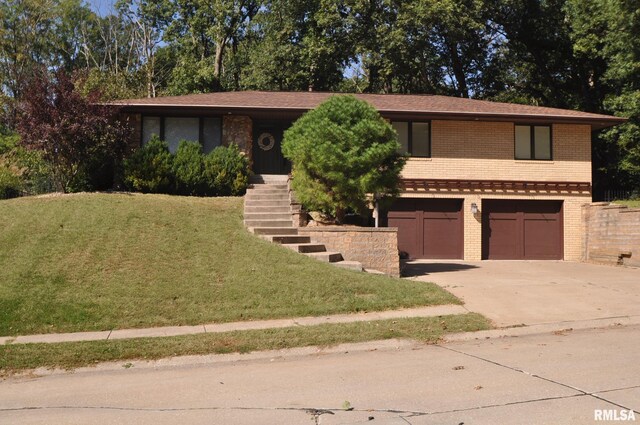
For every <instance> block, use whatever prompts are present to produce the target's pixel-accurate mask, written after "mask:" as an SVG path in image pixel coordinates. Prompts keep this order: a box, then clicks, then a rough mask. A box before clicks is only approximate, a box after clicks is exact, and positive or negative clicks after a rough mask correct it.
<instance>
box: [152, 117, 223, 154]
mask: <svg viewBox="0 0 640 425" xmlns="http://www.w3.org/2000/svg"><path fill="white" fill-rule="evenodd" d="M145 117H158V118H160V134H159V135H158V137H159V138H160V140H164V133H165V118H167V117H168V118H197V119H198V140H197V142H198V143H200V145H201V146H202V147H203V148H204V120H205V119H206V118H218V119H219V120H220V146H222V121H223V117H222V115H173V114H165V115H160V114H140V146H141V147H142V146H143V145H144V140H143V137H144V118H145Z"/></svg>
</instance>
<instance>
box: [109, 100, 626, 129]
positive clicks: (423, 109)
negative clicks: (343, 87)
mask: <svg viewBox="0 0 640 425" xmlns="http://www.w3.org/2000/svg"><path fill="white" fill-rule="evenodd" d="M334 94H339V93H326V92H265V91H238V92H216V93H205V94H189V95H184V96H167V97H156V98H142V99H127V100H122V101H118V102H117V104H120V105H126V106H127V109H131V110H134V109H137V108H136V107H152V108H154V109H155V108H157V107H193V108H212V109H220V110H224V109H234V110H236V109H246V110H279V111H306V110H309V109H313V108H315V107H316V106H318V105H319V104H320V103H322V102H323V101H324V100H326V99H327V98H328V97H330V96H332V95H334ZM354 96H355V97H357V98H359V99H362V100H365V101H367V102H369V103H370V104H371V105H373V106H374V107H375V108H376V109H377V110H378V111H380V112H381V113H405V114H424V115H429V116H432V117H437V116H443V117H444V116H446V117H449V118H462V119H464V118H466V119H469V118H479V119H482V118H491V119H500V118H502V119H511V120H517V119H522V120H526V119H538V120H539V119H547V120H549V121H562V122H576V123H588V124H591V125H592V126H593V127H594V128H604V127H609V126H613V125H616V124H620V123H622V122H625V121H626V120H625V119H624V118H620V117H614V116H610V115H601V114H592V113H588V112H580V111H574V110H569V109H556V108H547V107H541V106H531V105H520V104H514V103H501V102H491V101H487V100H475V99H464V98H459V97H448V96H438V95H407V94H354Z"/></svg>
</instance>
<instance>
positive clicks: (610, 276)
mask: <svg viewBox="0 0 640 425" xmlns="http://www.w3.org/2000/svg"><path fill="white" fill-rule="evenodd" d="M406 271H407V272H409V274H410V275H413V276H414V278H415V279H418V280H424V281H428V282H435V283H437V284H438V285H440V286H441V287H443V288H445V289H447V290H448V291H450V292H451V293H453V294H454V295H455V296H457V297H458V298H460V299H462V300H463V301H464V302H465V307H466V308H467V309H468V310H470V311H474V312H478V313H481V314H483V315H485V316H486V317H488V318H489V319H491V320H493V322H494V323H495V325H496V326H514V325H522V324H525V325H535V324H540V323H556V322H566V321H574V320H593V319H601V318H607V317H620V316H640V269H637V268H628V267H613V266H604V265H596V264H586V263H572V262H565V261H475V262H473V261H470V262H468V261H438V262H433V261H411V262H409V263H408V265H407V266H406Z"/></svg>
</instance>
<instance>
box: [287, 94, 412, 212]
mask: <svg viewBox="0 0 640 425" xmlns="http://www.w3.org/2000/svg"><path fill="white" fill-rule="evenodd" d="M399 149H400V145H399V144H398V142H397V135H396V133H395V131H394V130H393V128H392V127H391V125H390V124H389V123H388V122H386V121H385V120H384V119H383V118H382V117H381V116H380V114H379V113H378V111H376V109H375V108H374V107H373V106H371V105H369V104H368V103H366V102H364V101H361V100H358V99H356V98H355V97H354V96H332V97H330V98H329V99H328V100H326V101H325V102H323V103H322V104H321V105H320V106H318V107H317V108H316V109H314V110H312V111H310V112H307V113H306V114H305V115H303V116H302V117H301V118H300V119H298V120H297V121H296V122H295V123H294V124H293V126H291V128H289V129H288V130H287V131H286V132H285V134H284V140H283V142H282V152H283V154H284V155H285V157H287V158H288V159H289V160H291V162H292V164H293V183H292V185H293V188H294V189H295V191H296V196H297V198H298V200H299V201H300V202H301V203H302V204H303V205H305V206H306V207H307V208H309V209H311V210H315V211H321V212H323V213H326V214H329V215H332V216H334V217H335V218H336V220H337V221H338V222H342V220H343V219H344V215H345V213H346V212H347V210H354V211H356V212H358V213H360V212H363V211H364V209H365V208H366V207H367V204H368V201H369V195H374V196H376V198H380V199H383V200H384V199H389V198H393V197H395V196H397V194H398V191H399V185H400V171H401V170H402V167H403V166H404V163H405V158H404V156H402V155H400V154H399V153H398V150H399Z"/></svg>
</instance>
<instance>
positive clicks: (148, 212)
mask: <svg viewBox="0 0 640 425" xmlns="http://www.w3.org/2000/svg"><path fill="white" fill-rule="evenodd" d="M241 206H242V199H241V198H214V199H211V198H208V199H207V198H183V197H171V196H162V195H128V194H78V195H69V196H58V197H45V198H22V199H14V200H8V201H0V217H2V221H1V222H0V247H1V249H0V335H17V334H30V333H47V332H72V331H82V330H104V329H111V328H127V327H147V326H163V325H180V324H197V323H206V322H213V321H219V322H222V321H235V320H250V319H258V318H260V319H263V318H275V317H292V316H306V315H321V314H328V313H338V312H354V311H362V310H383V309H390V308H399V307H409V306H416V305H429V304H445V303H457V302H458V301H457V300H456V299H455V298H454V297H453V296H452V295H450V294H449V293H447V292H445V291H443V290H441V289H439V288H437V287H436V286H435V285H432V284H428V283H423V282H414V281H407V280H400V279H391V278H387V277H383V276H372V275H367V274H363V273H356V272H350V271H346V270H341V269H338V268H335V267H333V266H329V265H326V264H322V263H320V262H317V261H315V260H312V259H309V258H306V257H304V256H302V255H298V254H295V253H293V252H292V251H289V250H287V249H284V248H281V247H278V246H274V245H272V244H270V243H267V242H264V241H262V240H259V239H257V238H256V237H254V236H253V235H250V234H249V233H248V232H247V231H246V230H245V229H244V228H243V226H242V211H241Z"/></svg>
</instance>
